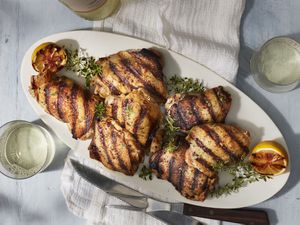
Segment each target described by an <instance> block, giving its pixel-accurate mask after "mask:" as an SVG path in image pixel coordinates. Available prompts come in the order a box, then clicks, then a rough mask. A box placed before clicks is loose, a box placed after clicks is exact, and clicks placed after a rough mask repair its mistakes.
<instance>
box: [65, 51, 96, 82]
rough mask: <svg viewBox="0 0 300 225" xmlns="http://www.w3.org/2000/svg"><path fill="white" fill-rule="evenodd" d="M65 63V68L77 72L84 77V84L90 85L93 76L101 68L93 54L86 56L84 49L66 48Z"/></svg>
mask: <svg viewBox="0 0 300 225" xmlns="http://www.w3.org/2000/svg"><path fill="white" fill-rule="evenodd" d="M66 53H67V64H66V67H65V68H66V69H67V70H70V71H73V72H75V73H77V74H78V75H79V76H81V77H83V78H85V84H86V86H87V87H89V86H90V82H91V79H92V77H93V76H95V75H98V74H101V72H102V68H101V66H100V65H99V64H97V62H96V59H95V58H94V57H93V56H88V54H87V53H86V51H85V50H84V49H80V51H78V49H75V50H73V49H66Z"/></svg>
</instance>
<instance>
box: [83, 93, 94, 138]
mask: <svg viewBox="0 0 300 225" xmlns="http://www.w3.org/2000/svg"><path fill="white" fill-rule="evenodd" d="M89 98H90V96H89V93H88V92H87V91H85V92H84V102H83V107H84V121H85V128H84V133H87V132H88V131H89V129H90V126H91V124H92V120H93V117H92V116H91V115H90V110H89V107H90V105H89V101H88V100H89Z"/></svg>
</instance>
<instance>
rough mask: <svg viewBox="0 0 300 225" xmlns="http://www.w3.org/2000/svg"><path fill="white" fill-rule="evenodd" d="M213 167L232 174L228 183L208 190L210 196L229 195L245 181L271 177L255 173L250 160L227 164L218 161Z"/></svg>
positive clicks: (250, 181) (245, 182)
mask: <svg viewBox="0 0 300 225" xmlns="http://www.w3.org/2000/svg"><path fill="white" fill-rule="evenodd" d="M214 169H215V170H216V171H218V172H219V171H225V172H227V173H228V174H229V175H231V176H232V181H231V182H230V183H227V184H225V185H223V186H217V187H215V188H214V189H213V190H212V191H211V192H210V195H211V196H212V197H217V198H219V197H220V196H222V195H230V194H231V193H233V192H237V191H238V190H239V189H240V188H241V187H243V186H244V185H246V184H247V183H253V182H256V181H259V180H264V181H267V179H270V178H272V177H271V176H268V175H262V174H259V173H257V172H256V171H255V170H254V169H253V167H252V165H251V164H250V162H246V161H239V162H235V163H231V164H228V165H224V164H222V163H218V164H216V165H215V166H214Z"/></svg>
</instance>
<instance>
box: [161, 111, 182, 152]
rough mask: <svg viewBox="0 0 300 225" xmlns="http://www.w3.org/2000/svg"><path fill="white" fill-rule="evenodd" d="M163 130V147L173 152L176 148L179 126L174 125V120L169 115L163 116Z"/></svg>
mask: <svg viewBox="0 0 300 225" xmlns="http://www.w3.org/2000/svg"><path fill="white" fill-rule="evenodd" d="M164 130H165V136H164V146H165V149H166V150H167V151H168V152H174V151H175V150H176V148H177V145H176V140H177V137H178V132H179V131H180V128H179V127H176V126H175V125H174V120H173V119H172V118H171V117H170V116H169V115H167V116H166V117H165V121H164Z"/></svg>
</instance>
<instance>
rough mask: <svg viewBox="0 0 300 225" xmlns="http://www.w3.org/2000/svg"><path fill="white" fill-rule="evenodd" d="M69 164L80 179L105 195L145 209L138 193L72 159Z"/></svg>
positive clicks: (145, 202) (144, 203)
mask: <svg viewBox="0 0 300 225" xmlns="http://www.w3.org/2000/svg"><path fill="white" fill-rule="evenodd" d="M71 164H72V166H73V168H74V169H75V171H76V172H77V173H78V174H79V175H80V176H81V177H82V178H84V179H85V180H86V181H88V182H89V183H91V184H93V185H94V186H96V187H98V188H100V189H101V190H103V191H105V192H106V193H108V194H110V195H112V196H115V197H117V198H119V199H121V200H122V201H124V202H127V203H128V204H129V205H131V206H134V207H137V208H146V207H147V206H148V202H147V200H146V199H145V198H144V195H143V194H141V193H140V192H138V191H136V190H133V189H132V188H129V187H126V186H124V185H122V184H120V183H118V182H116V181H114V180H111V179H109V178H108V177H106V176H103V175H101V174H100V173H99V172H98V171H96V170H94V169H91V168H89V167H87V166H84V165H82V164H81V163H79V162H77V161H75V160H73V159H71Z"/></svg>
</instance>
